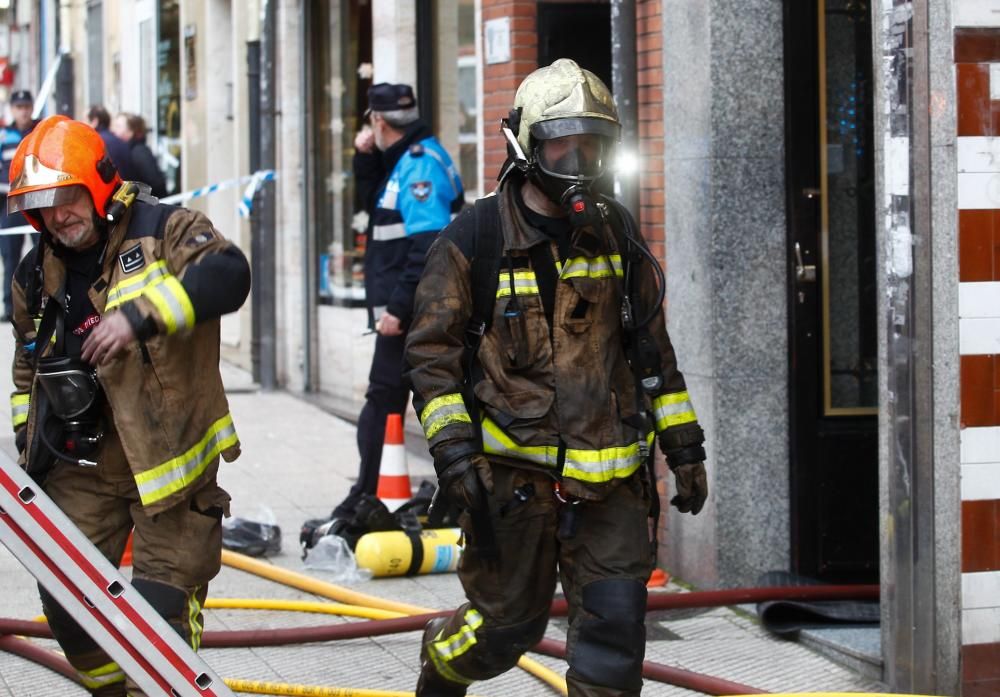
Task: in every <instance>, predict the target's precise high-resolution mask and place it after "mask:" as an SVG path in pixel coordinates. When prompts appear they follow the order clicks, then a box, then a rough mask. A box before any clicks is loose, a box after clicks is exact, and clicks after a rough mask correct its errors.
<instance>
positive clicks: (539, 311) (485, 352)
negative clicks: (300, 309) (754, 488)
mask: <svg viewBox="0 0 1000 697" xmlns="http://www.w3.org/2000/svg"><path fill="white" fill-rule="evenodd" d="M519 181H520V180H515V181H513V182H508V183H506V184H505V185H503V186H502V187H501V189H500V190H499V192H498V193H497V194H496V197H497V203H498V205H499V212H500V220H501V223H502V230H503V255H504V256H503V258H502V261H501V263H500V271H499V278H498V279H497V290H496V302H495V303H494V306H493V312H492V324H491V325H490V327H489V329H488V330H487V332H486V334H485V335H484V336H483V338H482V343H481V345H480V347H479V350H478V353H477V356H476V363H477V368H476V370H475V371H474V376H475V377H474V394H475V402H476V404H475V405H469V404H467V403H466V401H465V399H464V395H463V389H464V388H463V380H464V378H465V370H464V366H463V355H464V353H465V330H466V325H467V322H468V320H469V317H470V315H471V311H472V286H471V279H470V272H471V266H470V259H471V258H472V255H473V250H474V241H473V240H474V237H475V235H476V230H475V224H474V221H475V217H474V215H473V214H472V212H471V211H469V212H465V213H463V214H462V215H460V216H459V217H458V218H457V219H456V220H455V222H454V223H452V224H451V226H449V227H448V228H447V229H446V230H445V231H444V232H443V233H442V234H441V235H440V236H439V239H438V240H437V241H436V242H435V243H434V245H433V247H432V248H431V250H430V253H429V255H428V259H427V265H426V270H425V272H424V275H423V277H422V279H421V281H420V285H419V287H418V288H417V294H416V309H415V314H414V320H413V324H412V326H411V328H410V331H409V334H408V338H407V351H406V358H407V362H408V363H409V365H410V366H411V369H410V372H409V376H410V379H411V380H412V382H413V388H414V392H415V393H416V394H417V396H416V397H415V399H414V406H415V408H416V410H417V414H418V415H419V416H420V421H421V424H422V426H423V429H424V433H425V435H426V437H427V439H428V441H429V444H430V446H431V451H432V452H434V450H435V447H436V446H437V445H439V444H441V443H445V442H448V441H451V440H453V439H466V440H473V439H478V438H479V437H480V435H481V438H482V446H483V451H484V452H485V454H486V455H487V456H489V457H490V458H491V459H493V460H496V461H499V462H503V463H505V464H509V465H513V466H521V467H531V468H541V469H545V470H549V471H551V472H552V473H553V474H554V475H558V476H561V477H562V480H563V488H564V490H565V491H566V492H567V493H569V494H571V495H574V496H577V497H580V498H587V499H600V498H603V497H604V496H605V495H606V494H607V493H608V492H609V491H610V490H611V488H612V487H614V486H615V485H616V483H618V482H620V481H622V480H624V479H625V478H628V477H629V476H631V475H632V474H633V473H635V472H636V471H637V470H638V469H639V468H640V466H641V465H643V464H644V461H645V457H644V454H645V453H647V452H648V450H647V448H648V447H650V446H651V445H652V440H653V437H654V431H655V432H656V433H662V432H665V431H669V430H675V431H677V430H683V429H689V430H690V429H692V428H698V427H697V421H696V416H695V412H694V408H693V406H692V405H691V401H690V399H689V396H688V393H687V390H686V387H685V383H684V377H683V375H682V374H681V372H680V371H679V370H678V369H677V361H676V357H675V355H674V349H673V346H672V345H671V343H670V339H669V337H668V336H667V331H666V326H665V323H664V318H663V315H662V313H660V312H658V313H656V316H655V317H654V318H653V320H652V322H651V323H650V325H649V329H650V333H651V335H652V338H653V340H654V342H655V344H656V347H657V349H658V350H659V353H660V357H661V371H662V378H663V384H662V387H661V388H660V390H659V391H658V393H657V394H655V395H652V396H649V395H646V394H645V393H643V394H642V395H641V397H640V400H641V404H642V409H641V410H640V407H639V405H640V402H639V401H637V389H636V380H635V377H634V376H633V374H632V372H631V369H630V367H629V365H628V363H627V362H626V357H625V352H624V348H623V330H622V326H621V318H620V311H621V300H622V276H623V273H622V263H621V256H620V254H619V249H618V244H617V242H616V240H617V239H618V238H617V236H616V235H615V234H614V233H613V231H612V230H611V229H610V227H607V226H606V227H605V229H604V230H598V231H594V230H593V229H590V228H587V229H583V230H577V231H574V233H573V235H572V236H571V237H570V240H571V243H570V244H569V245H568V246H567V248H566V250H565V251H566V253H565V254H564V255H563V258H560V255H559V249H558V246H557V245H556V244H555V242H554V241H553V240H552V239H551V238H550V237H548V236H547V235H545V234H544V233H543V232H541V231H539V230H537V229H535V228H533V227H532V226H531V225H530V224H529V223H528V221H527V220H526V219H525V216H524V215H523V213H522V211H521V210H520V209H519V207H518V205H517V203H516V201H515V199H514V196H515V195H519V194H515V187H516V186H517V184H518V182H519ZM540 245H548V246H549V252H550V254H551V257H550V258H551V259H552V263H554V264H556V269H555V273H556V274H557V280H556V282H555V292H554V306H553V311H552V323H551V329H550V326H549V322H548V320H547V319H546V316H545V308H544V307H543V303H542V301H541V298H540V294H539V283H538V277H537V276H536V271H537V269H536V268H535V262H534V261H533V258H534V259H538V258H539V256H538V255H537V254H535V255H533V253H532V250H533V248H536V247H537V246H540ZM634 272H635V273H639V274H640V278H639V283H638V284H637V286H638V287H639V288H641V289H643V290H642V294H641V295H642V297H641V298H640V299H639V302H638V303H637V304H638V305H639V306H640V307H642V308H645V309H644V310H643V311H644V312H647V313H648V312H649V308H651V307H652V305H653V303H655V301H656V281H655V277H654V274H653V271H652V269H651V267H650V266H649V264H647V263H641V264H638V265H637V267H636V268H635V271H634ZM515 296H516V299H517V300H516V305H514V304H513V298H514V297H515ZM509 310H514V312H509ZM511 315H513V316H511ZM477 412H478V418H479V419H480V420H481V424H479V423H474V415H475V414H476V413H477ZM641 412H646V413H652V415H653V422H654V423H650V421H649V420H648V419H643V418H637V417H638V416H639V414H640V413H641ZM480 429H481V433H480ZM698 433H699V434H700V428H699V431H698ZM699 442H700V441H699Z"/></svg>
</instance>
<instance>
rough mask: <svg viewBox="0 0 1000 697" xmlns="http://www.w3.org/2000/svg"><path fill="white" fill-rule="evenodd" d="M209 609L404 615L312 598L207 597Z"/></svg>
mask: <svg viewBox="0 0 1000 697" xmlns="http://www.w3.org/2000/svg"><path fill="white" fill-rule="evenodd" d="M205 607H206V608H207V609H209V610H277V611H285V612H315V613H319V614H323V615H340V616H341V617H361V618H364V619H366V620H392V619H396V618H397V617H406V615H405V614H403V613H402V612H390V611H389V610H378V609H376V608H373V607H363V606H359V605H342V604H340V603H320V602H315V601H312V600H260V599H257V598H209V599H208V600H207V601H205Z"/></svg>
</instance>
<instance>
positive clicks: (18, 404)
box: [10, 392, 31, 428]
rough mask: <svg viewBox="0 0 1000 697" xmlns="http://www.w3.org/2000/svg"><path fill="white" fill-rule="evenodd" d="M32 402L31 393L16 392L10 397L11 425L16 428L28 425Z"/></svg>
mask: <svg viewBox="0 0 1000 697" xmlns="http://www.w3.org/2000/svg"><path fill="white" fill-rule="evenodd" d="M30 401H31V393H30V392H15V393H14V394H12V395H11V396H10V423H11V425H12V426H13V427H14V428H17V427H18V426H20V425H21V424H23V423H27V421H28V408H29V407H30V406H31V405H30V404H29V402H30Z"/></svg>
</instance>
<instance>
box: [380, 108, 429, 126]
mask: <svg viewBox="0 0 1000 697" xmlns="http://www.w3.org/2000/svg"><path fill="white" fill-rule="evenodd" d="M378 115H379V116H381V117H382V118H383V119H385V122H386V123H387V124H389V125H390V126H392V127H393V128H396V129H402V128H406V127H407V126H409V125H410V124H411V123H413V122H414V121H416V120H417V119H419V118H420V110H419V109H417V107H416V106H411V107H410V108H409V109H394V110H393V111H380V112H378Z"/></svg>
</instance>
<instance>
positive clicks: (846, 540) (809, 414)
mask: <svg viewBox="0 0 1000 697" xmlns="http://www.w3.org/2000/svg"><path fill="white" fill-rule="evenodd" d="M870 13H871V7H870V3H868V2H862V1H860V0H808V1H806V2H801V1H799V0H786V3H785V36H786V44H785V84H786V99H785V103H786V105H787V106H786V129H787V147H786V152H787V172H788V179H787V184H788V199H787V203H788V221H789V223H788V224H789V230H788V231H789V245H788V246H789V250H788V261H789V264H788V268H789V282H788V287H789V305H788V306H789V339H790V347H791V354H790V357H791V363H790V366H789V367H790V376H789V377H790V394H789V398H790V414H791V441H792V442H791V506H792V530H791V533H792V534H791V539H792V550H791V552H792V563H793V568H794V570H795V571H797V572H799V573H801V574H803V575H807V576H812V577H815V578H820V579H824V580H828V581H840V582H871V581H874V580H876V579H877V578H878V438H877V418H878V417H877V405H878V374H877V371H876V365H877V360H876V351H877V340H876V314H875V313H876V309H875V308H876V302H875V199H874V196H875V180H874V158H873V143H872V138H873V121H872V113H873V108H874V104H873V84H872V51H871V19H870Z"/></svg>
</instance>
